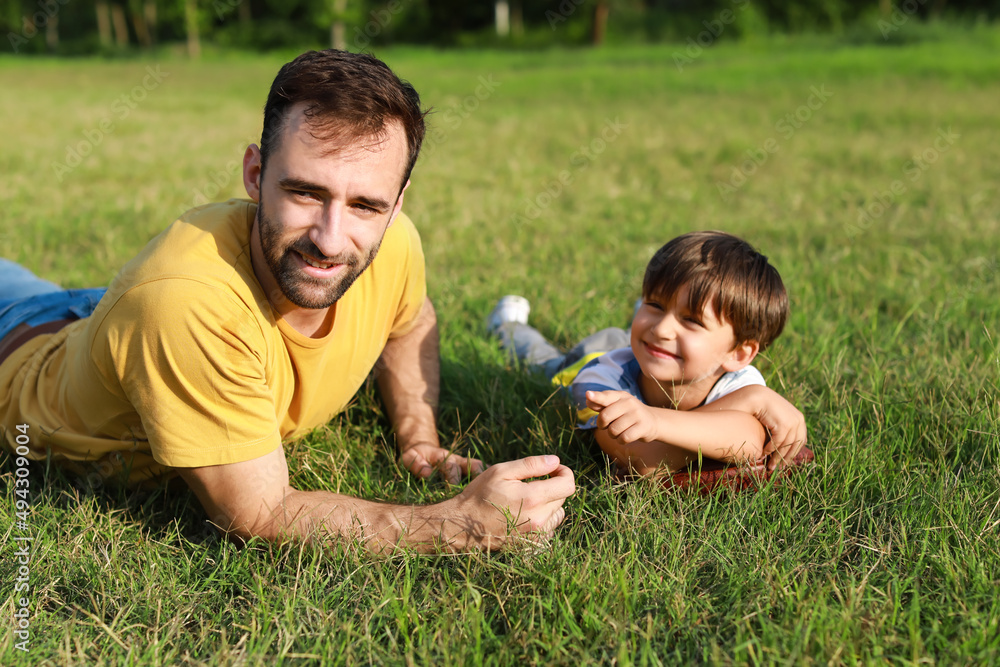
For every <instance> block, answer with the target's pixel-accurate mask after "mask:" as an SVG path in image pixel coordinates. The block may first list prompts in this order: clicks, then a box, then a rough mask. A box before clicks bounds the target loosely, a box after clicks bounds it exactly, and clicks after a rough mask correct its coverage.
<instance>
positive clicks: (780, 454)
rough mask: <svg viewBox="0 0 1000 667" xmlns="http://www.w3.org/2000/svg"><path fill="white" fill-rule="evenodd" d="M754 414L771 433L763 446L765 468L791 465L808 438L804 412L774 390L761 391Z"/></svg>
mask: <svg viewBox="0 0 1000 667" xmlns="http://www.w3.org/2000/svg"><path fill="white" fill-rule="evenodd" d="M753 415H754V417H756V418H757V421H759V422H760V423H761V424H763V425H764V428H765V429H767V432H768V433H769V434H770V436H771V439H770V441H769V442H768V443H767V445H765V447H764V455H765V456H767V457H768V458H767V469H768V470H775V469H777V468H779V467H784V466H786V465H791V463H792V459H794V458H795V456H796V455H797V454H798V453H799V450H800V449H802V447H804V446H805V444H806V439H807V438H808V434H807V433H806V418H805V415H803V414H802V413H801V412H800V411H799V410H798V408H796V407H795V406H794V405H792V404H791V403H789V402H788V401H786V400H785V399H784V398H783V397H782V396H781V395H780V394H778V393H777V392H774V391H771V392H769V393H767V394H765V395H764V397H763V401H762V402H761V403H760V405H759V406H758V408H757V410H756V411H754V413H753Z"/></svg>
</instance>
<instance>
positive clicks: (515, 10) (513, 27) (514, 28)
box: [510, 0, 524, 37]
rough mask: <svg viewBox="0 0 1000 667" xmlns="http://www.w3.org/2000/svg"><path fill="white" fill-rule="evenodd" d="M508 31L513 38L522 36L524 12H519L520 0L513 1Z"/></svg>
mask: <svg viewBox="0 0 1000 667" xmlns="http://www.w3.org/2000/svg"><path fill="white" fill-rule="evenodd" d="M510 31H511V32H512V33H514V36H515V37H520V36H522V35H523V34H524V12H523V11H521V0H514V2H513V7H511V11H510Z"/></svg>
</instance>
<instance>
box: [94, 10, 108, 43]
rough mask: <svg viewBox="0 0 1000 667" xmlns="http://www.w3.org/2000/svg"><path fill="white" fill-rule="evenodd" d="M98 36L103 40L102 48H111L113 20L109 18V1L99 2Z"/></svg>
mask: <svg viewBox="0 0 1000 667" xmlns="http://www.w3.org/2000/svg"><path fill="white" fill-rule="evenodd" d="M95 5H96V9H97V34H98V35H100V38H101V46H105V47H107V46H111V19H110V18H108V3H107V0H97V2H96V3H95Z"/></svg>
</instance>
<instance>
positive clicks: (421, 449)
mask: <svg viewBox="0 0 1000 667" xmlns="http://www.w3.org/2000/svg"><path fill="white" fill-rule="evenodd" d="M399 463H400V465H402V466H404V467H406V468H407V469H408V470H409V471H410V472H411V473H413V474H414V475H416V476H417V477H420V478H423V479H426V478H428V477H430V476H431V475H433V474H434V471H435V470H439V471H441V476H442V477H444V478H445V480H446V481H447V482H448V483H449V484H458V483H459V482H461V481H462V476H463V475H469V476H471V477H476V476H477V475H479V474H480V473H482V472H483V462H482V461H480V460H479V459H471V458H466V457H464V456H459V455H458V454H453V453H452V452H450V451H448V450H447V449H445V448H444V447H438V446H436V445H431V444H420V445H413V446H412V447H410V448H408V449H407V450H406V451H404V452H402V453H401V454H400V455H399Z"/></svg>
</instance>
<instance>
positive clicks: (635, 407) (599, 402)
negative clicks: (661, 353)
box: [587, 390, 659, 445]
mask: <svg viewBox="0 0 1000 667" xmlns="http://www.w3.org/2000/svg"><path fill="white" fill-rule="evenodd" d="M587 407H589V408H590V409H591V410H594V411H596V412H598V413H600V414H599V415H598V416H597V427H598V428H602V429H607V431H608V433H609V434H610V435H611V436H612V437H613V438H615V439H616V440H618V442H620V443H622V444H625V445H627V444H629V443H633V442H654V441H655V440H657V439H658V438H657V434H658V431H659V421H658V420H657V418H656V413H655V412H653V409H652V408H650V407H649V406H648V405H646V404H645V403H643V402H642V401H640V400H639V399H637V398H636V397H635V396H633V395H632V394H630V393H628V392H627V391H613V390H609V391H588V392H587Z"/></svg>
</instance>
